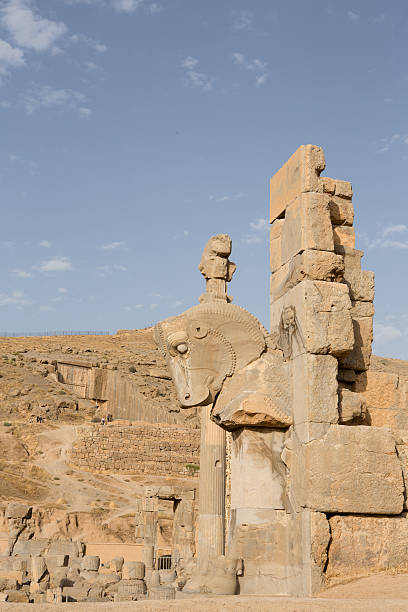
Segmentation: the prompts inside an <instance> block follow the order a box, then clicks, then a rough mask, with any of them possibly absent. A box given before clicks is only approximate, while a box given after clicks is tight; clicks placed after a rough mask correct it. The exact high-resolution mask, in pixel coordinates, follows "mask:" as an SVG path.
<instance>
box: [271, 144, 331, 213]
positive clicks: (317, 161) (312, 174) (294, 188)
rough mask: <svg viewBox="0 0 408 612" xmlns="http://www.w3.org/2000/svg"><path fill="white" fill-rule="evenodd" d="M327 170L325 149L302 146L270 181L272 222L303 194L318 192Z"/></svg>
mask: <svg viewBox="0 0 408 612" xmlns="http://www.w3.org/2000/svg"><path fill="white" fill-rule="evenodd" d="M324 168H325V160H324V154H323V149H321V148H320V147H316V146H314V145H302V146H300V147H299V148H298V149H297V151H295V153H294V154H293V155H292V157H290V158H289V159H288V161H287V162H286V163H285V164H284V165H283V166H282V167H281V168H280V170H278V172H277V173H276V174H275V175H274V176H273V177H272V178H271V181H270V220H271V223H272V221H274V220H275V219H277V218H278V217H279V216H280V215H281V214H282V213H283V212H284V211H285V209H286V207H287V206H288V204H290V202H292V201H293V200H294V199H295V198H297V197H298V196H299V195H300V194H301V193H305V192H307V191H317V189H318V184H319V175H320V173H321V172H322V170H324Z"/></svg>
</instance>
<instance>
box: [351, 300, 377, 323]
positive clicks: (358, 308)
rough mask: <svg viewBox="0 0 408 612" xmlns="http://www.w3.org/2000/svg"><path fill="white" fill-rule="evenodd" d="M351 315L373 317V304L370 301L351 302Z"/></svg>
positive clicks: (356, 317)
mask: <svg viewBox="0 0 408 612" xmlns="http://www.w3.org/2000/svg"><path fill="white" fill-rule="evenodd" d="M351 316H352V318H353V319H358V318H359V317H373V316H374V304H373V303H372V302H353V301H352V302H351Z"/></svg>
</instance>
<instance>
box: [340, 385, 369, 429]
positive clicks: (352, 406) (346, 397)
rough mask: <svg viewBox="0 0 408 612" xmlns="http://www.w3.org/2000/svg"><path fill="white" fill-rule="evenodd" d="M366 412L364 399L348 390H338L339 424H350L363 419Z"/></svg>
mask: <svg viewBox="0 0 408 612" xmlns="http://www.w3.org/2000/svg"><path fill="white" fill-rule="evenodd" d="M366 410H367V402H366V400H365V397H364V396H363V395H361V394H360V393H354V392H353V391H350V390H349V389H339V415H340V416H339V423H350V422H351V421H353V420H354V419H358V418H364V417H365V414H366Z"/></svg>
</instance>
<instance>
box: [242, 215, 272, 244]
mask: <svg viewBox="0 0 408 612" xmlns="http://www.w3.org/2000/svg"><path fill="white" fill-rule="evenodd" d="M249 229H250V230H251V231H250V233H249V234H247V235H246V236H245V238H244V239H243V242H245V243H246V244H260V243H261V242H263V241H264V240H265V238H266V236H267V232H268V229H269V223H268V221H267V220H266V219H262V218H258V219H254V220H253V221H251V222H250V223H249Z"/></svg>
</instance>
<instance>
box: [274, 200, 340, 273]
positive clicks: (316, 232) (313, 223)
mask: <svg viewBox="0 0 408 612" xmlns="http://www.w3.org/2000/svg"><path fill="white" fill-rule="evenodd" d="M281 248H282V263H286V262H287V261H289V260H290V259H291V258H292V257H294V256H295V255H297V254H298V253H300V252H302V251H304V250H305V249H316V250H318V251H333V250H334V242H333V230H332V224H331V220H330V209H329V198H328V196H326V195H323V194H319V193H303V194H301V195H300V196H299V197H298V198H296V200H295V201H294V202H292V203H291V204H290V205H289V206H288V207H287V209H286V216H285V222H284V224H283V228H282V245H281Z"/></svg>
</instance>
